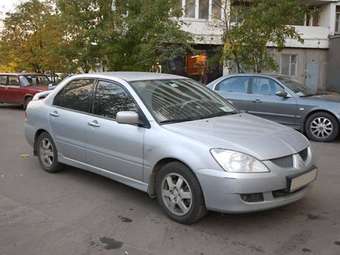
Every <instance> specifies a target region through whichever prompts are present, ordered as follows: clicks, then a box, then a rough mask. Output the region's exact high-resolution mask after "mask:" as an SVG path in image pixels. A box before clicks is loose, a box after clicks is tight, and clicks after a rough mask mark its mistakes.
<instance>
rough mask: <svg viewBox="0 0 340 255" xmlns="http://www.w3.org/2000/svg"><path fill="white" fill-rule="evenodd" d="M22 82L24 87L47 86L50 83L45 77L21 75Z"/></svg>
mask: <svg viewBox="0 0 340 255" xmlns="http://www.w3.org/2000/svg"><path fill="white" fill-rule="evenodd" d="M20 81H21V84H23V86H47V85H48V84H49V83H50V81H49V79H48V78H47V76H45V75H21V76H20Z"/></svg>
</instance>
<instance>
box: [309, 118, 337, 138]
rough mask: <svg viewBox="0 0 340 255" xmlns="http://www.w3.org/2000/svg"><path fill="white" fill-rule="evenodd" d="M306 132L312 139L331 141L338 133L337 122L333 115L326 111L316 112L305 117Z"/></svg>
mask: <svg viewBox="0 0 340 255" xmlns="http://www.w3.org/2000/svg"><path fill="white" fill-rule="evenodd" d="M306 134H307V136H308V138H309V139H311V140H313V141H317V142H331V141H334V140H335V139H336V138H337V136H338V134H339V123H338V121H337V119H336V118H335V117H334V116H333V115H331V114H329V113H327V112H317V113H314V114H312V115H311V116H309V118H308V119H307V121H306Z"/></svg>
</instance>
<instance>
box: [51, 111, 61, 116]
mask: <svg viewBox="0 0 340 255" xmlns="http://www.w3.org/2000/svg"><path fill="white" fill-rule="evenodd" d="M50 115H51V116H52V117H59V113H58V112H57V111H53V112H50Z"/></svg>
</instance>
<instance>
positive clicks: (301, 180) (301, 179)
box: [290, 169, 318, 192]
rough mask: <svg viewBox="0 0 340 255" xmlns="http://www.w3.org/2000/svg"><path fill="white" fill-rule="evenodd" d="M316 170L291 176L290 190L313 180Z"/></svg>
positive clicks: (292, 190)
mask: <svg viewBox="0 0 340 255" xmlns="http://www.w3.org/2000/svg"><path fill="white" fill-rule="evenodd" d="M317 172H318V170H317V169H314V170H312V171H310V172H308V173H305V174H302V175H299V176H297V177H295V178H292V179H291V181H290V192H294V191H296V190H298V189H300V188H302V187H304V186H306V185H307V184H309V183H311V182H312V181H314V180H315V178H316V176H317Z"/></svg>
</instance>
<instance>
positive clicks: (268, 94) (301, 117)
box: [208, 74, 340, 142]
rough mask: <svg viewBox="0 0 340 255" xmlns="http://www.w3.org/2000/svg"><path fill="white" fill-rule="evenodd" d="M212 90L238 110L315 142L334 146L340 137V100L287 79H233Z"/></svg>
mask: <svg viewBox="0 0 340 255" xmlns="http://www.w3.org/2000/svg"><path fill="white" fill-rule="evenodd" d="M208 87H209V88H210V89H212V90H214V91H216V92H217V93H219V94H220V95H221V96H223V97H224V98H226V99H228V100H229V101H230V102H232V103H233V104H234V105H235V107H236V108H238V109H240V110H243V111H246V112H248V113H251V114H255V115H257V116H259V117H263V118H266V119H269V120H272V121H276V122H278V123H280V124H283V125H287V126H290V127H293V128H295V129H297V130H300V131H302V132H305V134H306V135H307V137H308V138H309V139H311V140H314V141H318V142H331V141H334V140H335V139H336V138H337V136H338V134H339V124H340V96H339V95H330V94H317V93H315V92H313V91H311V90H310V89H308V88H307V87H306V86H304V85H302V84H300V83H299V82H297V81H294V80H292V79H290V78H289V77H287V76H282V75H275V74H271V75H262V74H237V75H229V76H224V77H221V78H219V79H217V80H215V81H213V82H211V83H210V84H208Z"/></svg>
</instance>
